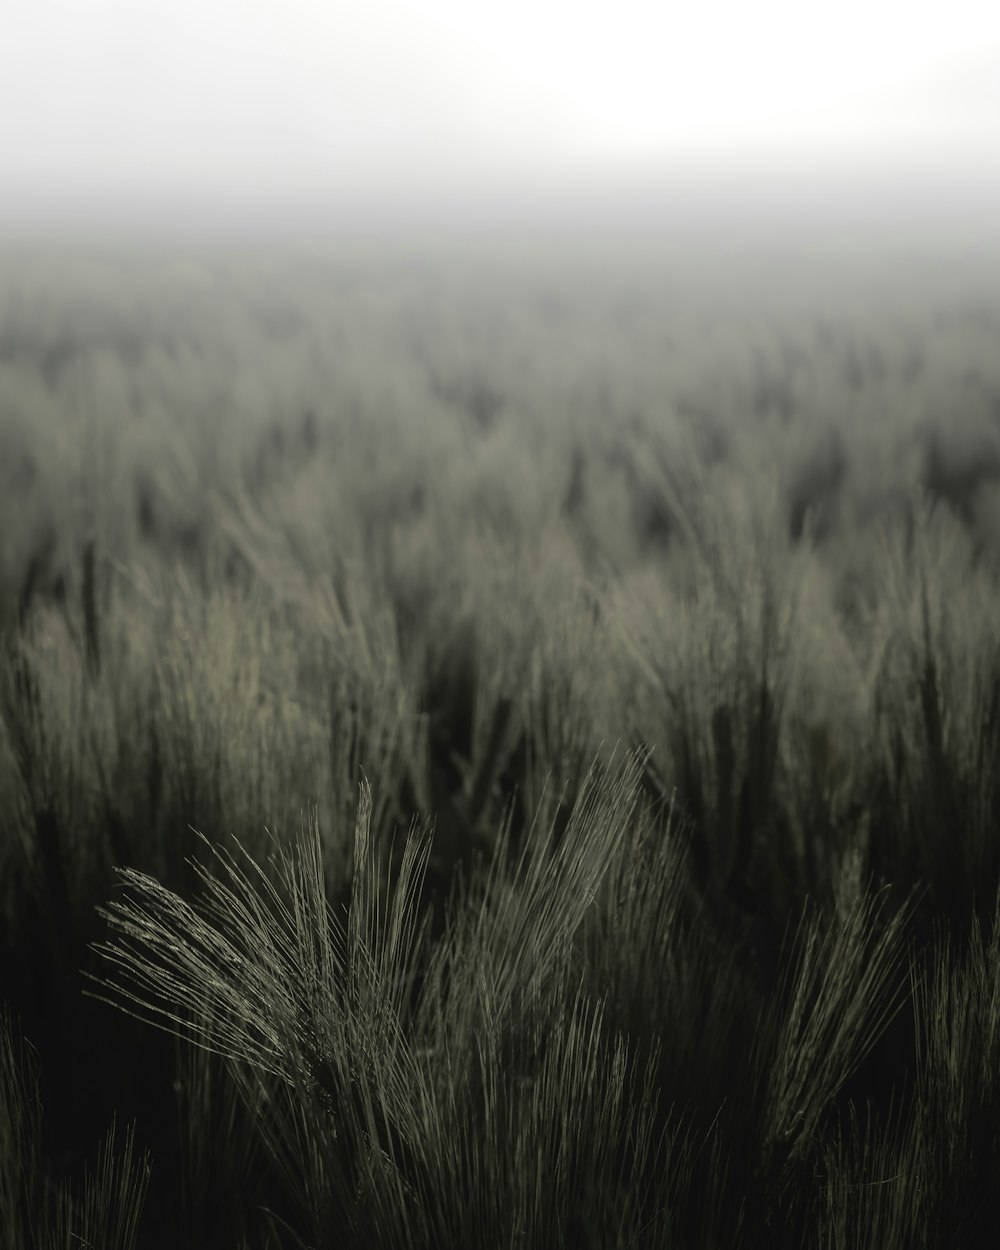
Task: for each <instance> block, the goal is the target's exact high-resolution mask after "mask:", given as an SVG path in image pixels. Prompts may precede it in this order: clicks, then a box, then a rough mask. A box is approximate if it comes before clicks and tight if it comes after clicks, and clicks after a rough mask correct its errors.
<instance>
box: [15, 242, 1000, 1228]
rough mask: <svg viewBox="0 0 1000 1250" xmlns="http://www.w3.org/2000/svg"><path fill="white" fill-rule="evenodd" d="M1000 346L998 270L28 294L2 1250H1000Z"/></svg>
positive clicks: (373, 254)
mask: <svg viewBox="0 0 1000 1250" xmlns="http://www.w3.org/2000/svg"><path fill="white" fill-rule="evenodd" d="M998 342H1000V251H998V249H996V248H995V247H993V248H991V247H988V246H986V244H983V245H982V246H979V245H976V244H974V243H973V242H971V241H968V240H966V241H964V242H963V243H962V245H961V246H959V245H957V244H955V243H954V241H953V242H952V243H951V244H949V245H947V246H945V244H944V243H941V245H940V246H930V245H926V244H924V243H920V242H918V241H912V242H910V243H900V244H899V245H898V246H893V247H889V246H885V245H884V244H880V245H879V246H874V245H871V246H865V245H864V243H863V241H862V242H859V241H858V240H857V239H847V240H840V241H839V242H838V241H836V240H833V241H830V242H828V243H827V244H826V245H824V246H819V245H818V244H815V243H810V242H809V241H808V240H804V239H802V238H799V237H798V236H796V237H794V238H789V239H781V238H778V237H775V238H774V239H771V240H770V241H769V242H767V243H760V244H759V245H758V246H752V245H751V244H749V243H746V242H745V241H744V242H743V243H741V244H739V245H737V244H735V243H731V242H727V241H726V240H724V239H720V238H714V239H713V238H709V237H707V236H706V237H705V238H701V237H694V236H692V237H689V238H686V239H685V240H682V241H677V240H670V239H667V238H661V237H658V236H656V235H655V234H653V233H649V234H648V235H645V236H643V237H642V238H641V239H639V240H637V241H635V242H633V243H632V244H626V243H625V242H623V241H622V240H621V239H606V238H603V237H601V238H595V239H584V238H580V237H574V238H567V239H559V238H558V237H555V236H552V237H548V238H546V239H544V240H536V241H535V242H533V243H532V242H531V241H530V240H526V239H512V238H505V239H500V240H496V241H494V242H493V243H492V244H490V245H489V246H487V244H486V243H485V242H483V241H482V240H476V239H474V238H467V239H465V240H464V241H462V240H457V239H446V238H442V237H438V238H432V237H424V238H413V239H409V238H402V237H400V238H395V239H392V240H385V239H382V240H374V239H367V240H366V239H359V240H355V241H353V242H352V243H346V242H343V243H341V244H339V245H337V244H334V243H331V242H327V243H323V244H320V243H316V244H306V243H304V242H303V243H300V244H298V245H296V246H291V245H287V246H280V245H279V244H278V243H277V242H275V243H272V244H268V245H266V246H265V245H261V246H255V247H250V246H249V245H246V244H241V243H239V242H233V243H232V244H231V245H230V246H221V245H217V246H213V247H209V246H208V245H206V246H204V247H198V246H195V244H194V243H192V242H190V241H188V242H186V243H184V244H181V243H180V242H175V243H173V244H166V243H164V244H163V245H162V246H161V247H158V248H154V247H152V246H151V245H150V246H142V245H140V244H138V243H131V244H128V243H125V242H120V243H119V244H118V245H115V246H112V245H110V244H108V245H104V246H97V245H96V244H89V245H85V244H83V243H79V244H77V245H74V246H70V245H69V244H66V245H65V246H63V247H52V246H46V247H44V248H43V247H41V246H39V247H36V248H31V247H22V248H20V249H15V248H13V247H11V246H8V247H5V248H4V249H3V250H0V994H2V998H3V1008H2V1011H0V1244H2V1245H3V1246H5V1247H10V1250H22V1248H23V1250H27V1248H28V1247H46V1248H48V1247H60V1248H62V1247H65V1248H66V1250H70V1247H79V1246H81V1245H83V1246H91V1247H110V1248H112V1250H117V1248H118V1247H122V1248H125V1247H139V1248H142V1247H154V1248H156V1247H181V1246H183V1247H192V1248H199V1247H205V1248H206V1250H207V1248H209V1247H211V1248H212V1250H217V1248H223V1247H233V1248H234V1250H237V1248H239V1250H251V1248H253V1250H267V1248H270V1250H278V1248H282V1250H284V1248H294V1250H299V1248H308V1250H325V1248H326V1247H337V1248H338V1250H340V1248H343V1250H350V1248H352V1247H356V1248H358V1250H403V1248H408V1247H426V1248H427V1250H478V1248H479V1247H483V1248H484V1250H485V1248H487V1247H488V1248H489V1250H515V1248H516V1247H538V1248H544V1250H554V1248H556V1247H566V1248H567V1250H578V1248H580V1247H585V1248H586V1247H593V1248H594V1250H612V1248H618V1250H625V1248H626V1247H628V1248H629V1250H640V1248H644V1247H717V1248H719V1250H731V1248H733V1250H735V1248H737V1247H741V1248H745V1250H751V1248H756V1247H784V1246H794V1247H815V1248H816V1250H854V1248H856V1247H862V1246H878V1247H880V1248H881V1250H893V1248H896V1250H914V1248H915V1247H942V1248H943V1247H948V1248H949V1250H952V1248H956V1247H978V1246H985V1245H990V1244H995V1236H996V1233H995V1230H996V1227H997V1226H998V1221H1000V910H998V908H1000V893H998V890H1000V583H998V570H1000V353H998V351H997V344H998ZM991 1239H992V1240H991Z"/></svg>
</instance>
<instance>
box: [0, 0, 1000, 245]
mask: <svg viewBox="0 0 1000 1250" xmlns="http://www.w3.org/2000/svg"><path fill="white" fill-rule="evenodd" d="M685 7H686V8H687V9H689V10H691V11H690V12H687V13H684V12H681V11H677V12H675V11H674V10H673V7H668V6H663V5H657V4H652V3H648V4H647V3H641V2H639V0H619V3H616V4H615V5H614V6H611V5H604V6H595V5H590V6H586V5H579V4H570V3H564V2H562V0H559V2H557V3H538V2H536V3H529V2H528V0H512V2H509V3H508V4H506V5H504V6H502V7H500V6H495V5H486V4H481V3H472V2H471V0H465V2H464V3H463V2H461V0H444V2H441V0H438V2H436V3H432V4H415V3H406V2H404V0H336V2H334V3H320V2H319V0H292V2H288V0H285V2H284V3H278V2H277V0H241V2H238V0H172V2H171V3H170V4H167V3H166V2H165V0H158V2H157V3H147V2H146V0H6V3H5V5H4V38H3V42H2V44H0V116H2V118H3V120H2V121H0V205H2V207H0V223H2V224H3V225H6V226H8V227H17V228H21V229H31V228H46V227H49V226H59V227H66V226H70V227H79V228H87V227H89V226H100V225H102V224H103V225H105V226H111V227H114V228H116V229H122V228H126V227H128V226H129V225H130V224H131V225H137V226H140V227H141V226H143V225H149V224H155V225H156V226H158V227H159V228H161V229H162V228H165V227H173V228H175V229H184V228H187V227H189V226H195V227H197V226H214V227H216V228H218V229H219V230H226V231H228V230H233V231H236V232H239V231H240V230H241V229H247V230H250V231H253V230H255V229H261V228H264V227H267V226H269V225H270V226H274V227H277V228H282V227H284V228H289V227H292V228H300V229H314V230H319V229H322V228H324V227H329V226H336V225H338V224H339V225H341V226H348V225H350V226H353V228H365V227H369V228H371V227H375V228H381V227H383V226H392V225H393V224H394V223H395V224H399V223H402V224H411V225H412V224H420V223H424V224H428V223H431V224H433V223H436V224H438V225H446V226H450V227H456V226H463V225H464V226H465V227H466V228H474V227H475V226H476V225H477V224H479V225H483V224H485V225H491V226H497V225H500V224H503V223H507V224H510V223H515V224H517V223H523V224H530V223H534V224H539V223H542V224H544V223H548V225H549V226H551V227H553V228H555V229H562V228H570V227H572V226H573V225H574V224H575V223H578V224H593V223H595V222H627V223H630V224H632V225H633V226H634V225H641V224H652V223H656V222H662V221H663V220H665V219H672V220H675V221H680V220H682V219H683V220H686V221H687V222H688V223H689V224H693V223H699V222H701V223H704V222H705V221H706V220H710V221H716V220H728V221H731V222H733V223H737V222H742V223H743V224H747V223H748V222H753V221H759V222H767V223H769V224H770V226H771V227H773V228H777V229H779V230H781V229H787V228H788V227H789V226H790V224H794V223H802V222H804V221H807V220H822V221H826V222H833V221H837V222H840V223H841V225H842V226H844V228H857V229H866V228H869V227H872V228H876V227H878V225H879V223H881V224H882V225H886V226H891V225H892V224H893V223H898V221H900V220H901V219H902V218H904V217H905V219H906V220H907V221H908V222H909V223H910V224H911V225H912V226H913V228H915V229H917V228H923V227H926V228H928V229H945V228H947V229H951V230H953V231H954V230H959V231H962V230H969V229H972V228H976V229H978V230H982V229H983V228H985V227H986V226H987V225H988V223H989V222H990V220H991V218H992V216H993V215H994V213H995V212H996V208H997V206H998V205H1000V190H998V188H1000V177H998V175H997V174H996V173H994V172H993V171H994V168H995V166H996V160H995V154H996V153H997V152H998V151H1000V11H997V12H996V13H995V14H993V15H990V14H988V13H987V12H986V11H985V10H984V9H983V8H982V7H981V6H980V5H978V4H973V3H968V2H966V0H961V2H959V3H953V4H951V5H949V6H947V9H945V10H942V7H941V6H920V5H903V4H874V3H871V2H869V3H862V2H855V0H851V2H850V3H845V4H842V5H840V6H839V7H838V8H837V10H836V12H835V13H834V12H833V11H831V12H830V13H826V14H819V15H818V14H817V13H816V12H814V11H813V9H812V7H811V6H801V5H795V4H790V3H773V2H770V3H758V4H754V5H753V6H748V5H741V4H737V3H703V4H699V5H689V6H685ZM804 8H805V9H806V11H805V12H803V9H804Z"/></svg>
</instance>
